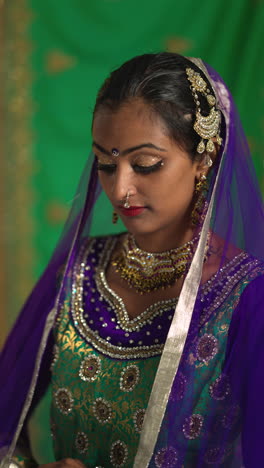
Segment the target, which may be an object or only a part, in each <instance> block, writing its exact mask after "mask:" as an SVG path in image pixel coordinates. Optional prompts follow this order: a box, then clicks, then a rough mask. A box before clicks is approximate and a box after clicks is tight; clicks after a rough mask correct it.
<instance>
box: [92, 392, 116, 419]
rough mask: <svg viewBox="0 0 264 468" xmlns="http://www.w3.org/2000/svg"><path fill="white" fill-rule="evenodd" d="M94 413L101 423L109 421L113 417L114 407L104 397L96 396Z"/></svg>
mask: <svg viewBox="0 0 264 468" xmlns="http://www.w3.org/2000/svg"><path fill="white" fill-rule="evenodd" d="M93 413H94V415H95V417H96V419H97V421H99V422H100V423H101V424H105V423H107V422H109V421H110V420H111V418H112V408H111V405H110V403H108V401H106V400H105V399H104V398H101V397H99V398H96V400H95V402H94V404H93Z"/></svg>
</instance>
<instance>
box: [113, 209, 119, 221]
mask: <svg viewBox="0 0 264 468" xmlns="http://www.w3.org/2000/svg"><path fill="white" fill-rule="evenodd" d="M117 221H118V214H117V213H116V212H115V211H113V214H112V223H113V224H116V223H117Z"/></svg>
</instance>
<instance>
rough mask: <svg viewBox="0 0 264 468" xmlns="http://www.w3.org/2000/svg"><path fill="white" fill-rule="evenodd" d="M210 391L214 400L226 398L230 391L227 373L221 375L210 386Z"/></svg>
mask: <svg viewBox="0 0 264 468" xmlns="http://www.w3.org/2000/svg"><path fill="white" fill-rule="evenodd" d="M209 393H210V395H211V397H212V398H213V399H214V400H224V399H225V398H226V397H227V395H229V393H230V385H229V381H228V377H227V375H224V374H222V375H220V376H219V377H218V378H217V379H216V380H215V381H214V382H213V383H212V384H211V385H210V387H209Z"/></svg>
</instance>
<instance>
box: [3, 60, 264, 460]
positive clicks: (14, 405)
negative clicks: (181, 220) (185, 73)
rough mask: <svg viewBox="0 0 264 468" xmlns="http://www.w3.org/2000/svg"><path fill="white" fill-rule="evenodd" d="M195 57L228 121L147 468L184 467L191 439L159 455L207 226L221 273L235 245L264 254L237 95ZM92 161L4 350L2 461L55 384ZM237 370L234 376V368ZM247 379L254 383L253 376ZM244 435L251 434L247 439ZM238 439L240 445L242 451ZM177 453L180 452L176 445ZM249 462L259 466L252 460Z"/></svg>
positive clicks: (148, 423) (150, 428)
mask: <svg viewBox="0 0 264 468" xmlns="http://www.w3.org/2000/svg"><path fill="white" fill-rule="evenodd" d="M192 60H194V63H195V64H196V65H198V66H199V67H200V68H201V70H203V71H204V73H205V74H206V75H207V76H208V77H209V80H210V82H211V84H212V86H213V89H214V90H215V94H216V97H217V100H218V106H219V108H220V109H221V111H222V114H223V116H224V121H225V132H224V133H225V135H224V144H223V148H222V151H221V154H220V156H219V161H218V164H216V165H215V167H214V169H213V172H212V175H211V186H210V189H209V192H208V202H209V208H208V211H207V215H206V218H205V221H204V225H203V228H202V232H201V236H200V241H199V245H198V248H197V250H196V252H195V255H194V259H193V262H192V265H191V268H190V270H189V273H188V275H187V277H186V280H185V282H184V286H183V288H182V292H181V295H180V299H179V302H178V305H177V309H176V311H175V316H174V319H173V322H172V325H171V329H170V331H169V334H168V339H167V342H166V344H165V348H164V352H163V354H162V358H161V361H160V366H159V369H158V372H157V375H156V379H155V382H154V386H153V389H152V392H151V396H150V401H149V406H148V409H147V412H146V417H145V420H144V426H143V431H142V434H141V439H140V444H139V449H138V454H137V457H136V460H135V467H140V468H143V467H147V466H149V465H150V466H164V467H165V466H181V465H180V464H179V463H181V460H183V459H184V457H185V455H186V453H187V452H188V440H187V441H186V445H185V446H182V447H181V454H180V455H179V454H177V455H176V452H175V454H174V455H175V456H174V459H171V460H174V461H173V463H175V464H174V465H173V464H172V461H169V462H168V460H169V459H168V457H167V458H166V456H164V457H163V459H162V458H161V459H160V461H159V462H157V459H156V458H155V456H156V455H155V454H156V453H157V451H158V450H161V449H162V448H163V447H167V449H168V448H172V452H171V453H174V452H173V450H174V440H175V430H177V425H175V420H176V419H177V411H178V409H177V406H176V404H175V402H173V401H172V399H170V398H169V397H170V394H171V392H173V390H174V386H175V385H177V371H178V369H179V366H180V363H181V361H183V360H184V353H185V352H186V350H187V347H188V340H189V339H190V338H192V339H195V335H198V333H199V320H200V316H201V314H202V310H203V305H202V304H201V303H199V287H200V282H201V272H202V266H203V259H204V252H205V246H206V240H207V234H208V230H209V229H211V230H212V231H213V232H214V233H216V234H217V235H218V236H219V237H220V238H221V239H223V249H222V259H221V261H220V266H219V274H220V270H221V266H222V265H224V262H225V256H226V252H227V250H228V246H229V245H230V244H232V245H234V246H236V247H237V248H238V249H241V250H243V251H245V252H247V253H248V254H250V255H252V256H253V257H255V258H257V259H258V260H259V261H261V262H263V260H264V243H263V239H264V217H263V205H262V200H261V194H260V191H259V188H258V184H257V180H256V177H255V174H254V170H253V165H252V161H251V157H250V153H249V149H248V146H247V143H246V139H245V136H244V133H243V130H242V127H241V124H240V121H239V117H238V114H237V112H236V109H235V106H234V103H233V100H232V97H231V95H230V93H229V91H228V89H227V88H226V86H225V84H224V83H223V81H222V79H221V78H220V77H219V76H218V75H217V73H216V72H215V71H214V70H212V69H211V68H210V67H207V66H205V65H204V64H203V63H202V62H201V61H200V60H196V59H192ZM191 65H192V64H191V62H190V66H191ZM92 162H93V158H92V157H91V158H90V159H89V161H88V163H87V166H86V167H85V169H84V172H83V175H82V178H81V181H80V185H79V188H78V190H77V194H76V197H75V199H74V203H73V207H72V210H71V214H70V216H69V220H68V221H67V223H66V226H65V229H64V233H63V235H62V238H61V240H60V241H59V243H58V246H57V248H56V250H55V252H54V254H53V256H52V258H51V261H50V263H49V265H48V267H47V269H46V270H45V272H44V274H43V276H42V278H41V279H40V281H39V282H38V284H37V285H36V287H35V289H34V290H33V292H32V294H31V296H30V298H29V300H28V301H27V303H26V304H25V306H24V308H23V310H22V313H21V315H20V317H19V319H18V321H17V323H16V325H15V327H14V329H13V331H12V332H11V334H10V336H9V338H8V340H7V343H6V346H5V348H4V350H3V353H2V355H1V360H0V373H1V382H2V383H3V384H2V386H1V389H0V415H1V417H0V444H1V446H0V447H2V453H3V455H4V458H3V466H8V465H9V463H10V459H11V457H12V453H13V451H14V449H15V446H16V443H17V439H18V437H19V434H20V432H21V429H22V427H23V424H24V422H25V421H26V419H27V417H28V415H29V413H30V411H31V409H32V400H33V397H34V395H35V396H36V397H37V396H38V394H39V395H40V394H41V393H43V392H44V390H45V386H46V385H47V383H48V382H47V381H48V364H47V363H48V361H49V359H48V357H47V355H48V354H49V349H48V348H47V346H49V345H48V343H49V342H48V340H49V337H50V331H51V329H52V325H53V322H54V320H55V318H56V313H57V310H58V307H59V305H60V303H62V301H63V299H64V297H65V296H66V294H67V293H68V292H69V290H70V288H71V282H70V278H69V274H68V273H69V271H70V269H71V267H72V265H73V262H74V260H75V258H76V255H77V253H78V249H79V245H80V242H81V240H82V239H83V238H84V237H87V236H89V233H90V224H91V219H92V215H93V207H94V203H95V201H96V198H97V196H98V194H99V192H100V187H99V184H98V180H97V173H96V168H95V165H92ZM62 265H64V274H63V278H62V281H61V284H60V287H59V290H56V286H55V285H56V275H57V272H58V270H59V268H60V267H61V266H62ZM253 283H254V284H253V286H251V288H250V287H248V290H247V292H246V291H245V294H244V296H243V300H242V301H241V304H242V305H241V304H240V306H239V307H240V308H241V307H244V308H245V310H248V308H249V304H250V307H252V308H253V309H254V310H255V307H258V308H259V309H260V310H261V308H262V309H263V302H262V298H261V296H260V294H259V288H257V290H255V288H256V287H257V285H256V282H255V281H254V282H253ZM243 304H244V306H243ZM238 316H239V314H238V312H237V311H235V313H234V320H233V323H232V328H231V331H232V334H233V335H232V336H237V333H238V332H237V328H236V327H239V334H238V338H237V339H236V341H235V345H233V344H232V353H233V354H232V356H240V353H241V352H242V351H243V352H244V353H245V350H244V347H243V346H242V344H243V339H242V337H244V333H245V332H246V329H248V330H251V329H252V323H251V320H252V316H250V315H248V314H247V316H246V317H247V320H245V327H246V326H247V328H243V327H241V323H240V320H237V322H236V320H235V318H236V317H238ZM257 321H259V324H258V330H259V331H260V330H261V327H262V323H263V319H262V314H261V313H259V314H258V316H257V318H256V323H257ZM242 328H243V330H242ZM248 340H249V342H248V348H247V349H248V350H249V351H250V350H251V351H252V352H254V349H255V346H257V343H258V340H259V337H258V336H255V335H254V332H253V331H252V332H251V334H250V337H249V338H248ZM250 340H251V341H250ZM230 346H231V344H230ZM45 350H46V354H45ZM249 351H247V352H249ZM227 355H228V353H227ZM229 355H230V354H229ZM245 358H246V357H245ZM232 362H233V361H232ZM41 366H42V367H41ZM225 366H226V370H227V372H229V369H230V368H231V369H233V367H232V363H231V361H230V359H229V360H227V362H226V364H225ZM257 368H258V366H257ZM41 374H43V375H45V376H46V378H44V379H41V380H40V378H38V376H39V375H41ZM232 375H233V376H234V373H233V374H232ZM247 379H251V381H250V383H251V382H253V383H252V385H253V386H251V387H248V395H253V389H254V388H255V387H256V385H258V384H259V386H260V388H262V387H261V385H260V384H261V382H260V381H259V372H257V370H256V371H255V373H254V372H253V368H252V369H251V373H250V375H248V377H247ZM190 382H191V377H190ZM244 384H245V374H244V368H243V366H241V367H240V370H239V369H237V370H236V373H235V379H234V382H233V385H234V386H235V389H236V390H235V391H237V394H238V395H237V398H240V392H239V389H240V387H241V385H244ZM246 384H247V385H248V382H247V383H246ZM193 397H194V396H193V395H192V394H190V398H189V405H190V407H192V398H193ZM248 398H249V397H248ZM243 401H247V403H245V405H248V404H249V403H248V402H249V401H251V400H247V399H246V400H245V399H244V400H243ZM256 405H257V403H256ZM247 408H248V406H247ZM256 409H257V408H256ZM246 411H248V410H246V409H245V413H244V414H246ZM213 415H214V410H213V408H212V409H211V415H209V421H211V420H212V419H213ZM208 424H209V423H208ZM246 424H249V420H247V421H246ZM209 429H210V425H209V426H208V430H209ZM244 434H246V433H244ZM228 437H229V434H228V429H226V432H223V435H221V440H220V442H219V440H217V449H218V452H217V453H218V455H217V454H216V455H215V460H216V461H215V465H214V466H224V465H221V463H223V460H224V451H225V450H226V446H227V441H228ZM243 437H244V435H243ZM244 439H245V440H246V439H247V437H244ZM259 442H260V440H259ZM210 443H211V445H212V447H214V441H213V440H212V441H211V442H210ZM245 443H246V442H245ZM239 445H240V444H239V443H238V444H237V446H238V450H239ZM260 445H261V444H260ZM215 446H216V444H215ZM254 446H255V445H254ZM167 449H166V450H167ZM206 450H207V448H206V447H205V446H203V444H201V446H200V448H199V450H198V452H197V454H196V460H197V465H196V466H197V467H198V466H204V465H203V464H202V463H204V460H205V452H206ZM175 451H177V450H176V449H175ZM164 453H165V452H164ZM168 453H169V452H168ZM239 457H241V455H240V454H238V455H237V460H239ZM157 463H160V465H158V464H157ZM168 463H170V464H168ZM234 463H235V461H234ZM250 463H251V461H250ZM187 466H188V465H187ZM190 466H191V465H190ZM234 466H236V465H234ZM246 466H247V465H246ZM248 466H250V467H251V466H253V465H250V464H249V465H248Z"/></svg>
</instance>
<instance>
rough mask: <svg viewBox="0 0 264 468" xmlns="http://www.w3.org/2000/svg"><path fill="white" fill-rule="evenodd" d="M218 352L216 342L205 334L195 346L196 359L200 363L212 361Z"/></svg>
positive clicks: (213, 337)
mask: <svg viewBox="0 0 264 468" xmlns="http://www.w3.org/2000/svg"><path fill="white" fill-rule="evenodd" d="M217 351H218V341H217V339H216V337H215V336H213V335H208V334H205V335H203V336H202V337H201V338H200V339H199V341H198V344H197V350H196V353H197V358H198V359H199V360H200V361H203V362H208V361H210V360H211V359H213V358H214V357H215V355H216V353H217Z"/></svg>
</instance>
